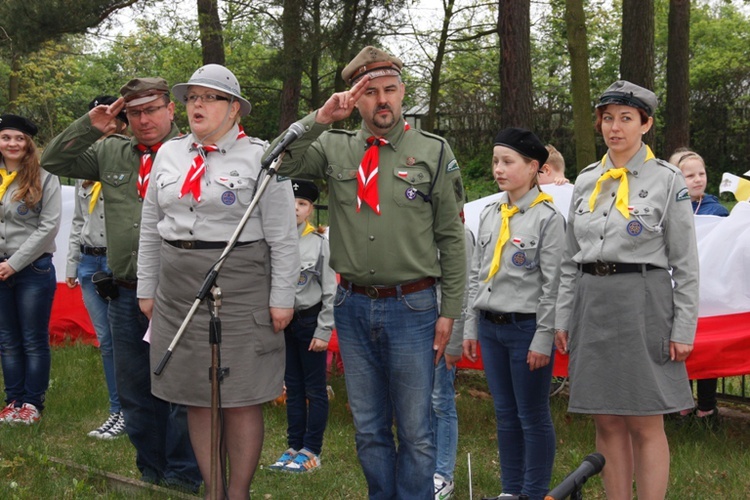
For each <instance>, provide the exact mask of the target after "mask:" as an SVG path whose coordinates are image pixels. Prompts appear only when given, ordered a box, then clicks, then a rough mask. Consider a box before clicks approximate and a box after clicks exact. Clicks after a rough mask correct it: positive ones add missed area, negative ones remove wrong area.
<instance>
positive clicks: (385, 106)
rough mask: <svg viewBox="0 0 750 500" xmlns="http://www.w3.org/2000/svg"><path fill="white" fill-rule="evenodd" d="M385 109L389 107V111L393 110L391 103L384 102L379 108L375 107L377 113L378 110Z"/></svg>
mask: <svg viewBox="0 0 750 500" xmlns="http://www.w3.org/2000/svg"><path fill="white" fill-rule="evenodd" d="M384 109H387V110H388V111H390V112H393V110H392V109H391V107H390V105H388V104H383V105H381V106H378V107H377V108H375V112H376V113H377V112H378V111H383V110H384Z"/></svg>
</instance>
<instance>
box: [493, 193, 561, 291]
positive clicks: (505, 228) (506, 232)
mask: <svg viewBox="0 0 750 500" xmlns="http://www.w3.org/2000/svg"><path fill="white" fill-rule="evenodd" d="M543 201H549V202H550V203H551V202H552V197H551V196H550V195H548V194H547V193H543V192H541V191H540V192H539V194H538V195H537V197H536V198H534V201H532V202H531V205H529V208H531V207H533V206H534V205H537V204H539V203H541V202H543ZM500 211H501V214H502V218H503V220H502V223H501V224H500V236H499V237H498V239H497V243H496V244H495V253H493V254H492V263H491V264H490V273H489V274H488V275H487V279H486V280H484V281H485V283H486V282H488V281H489V280H490V279H492V277H493V276H494V275H495V274H496V273H497V272H498V271H499V270H500V255H501V254H502V251H503V245H505V243H507V242H508V240H509V239H510V218H511V217H513V216H514V215H515V214H516V213H518V207H517V206H514V207H512V208H508V204H507V203H503V204H502V205H500Z"/></svg>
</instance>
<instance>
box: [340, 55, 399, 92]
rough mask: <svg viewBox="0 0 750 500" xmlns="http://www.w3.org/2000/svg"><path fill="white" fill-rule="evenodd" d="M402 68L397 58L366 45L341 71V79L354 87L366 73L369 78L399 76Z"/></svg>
mask: <svg viewBox="0 0 750 500" xmlns="http://www.w3.org/2000/svg"><path fill="white" fill-rule="evenodd" d="M403 67H404V63H403V62H402V61H401V59H399V58H398V57H394V56H392V55H390V54H389V53H388V52H385V51H383V50H380V49H378V48H376V47H372V46H369V45H368V46H367V47H365V48H364V49H362V50H361V51H359V54H357V55H356V57H355V58H354V59H352V60H351V61H350V62H349V64H347V65H346V67H345V68H344V69H343V71H341V78H343V79H344V81H345V82H346V83H348V84H349V85H354V82H356V81H357V80H359V79H360V78H362V77H363V76H364V75H366V74H368V73H369V74H370V78H377V77H379V76H399V75H400V74H401V68H403Z"/></svg>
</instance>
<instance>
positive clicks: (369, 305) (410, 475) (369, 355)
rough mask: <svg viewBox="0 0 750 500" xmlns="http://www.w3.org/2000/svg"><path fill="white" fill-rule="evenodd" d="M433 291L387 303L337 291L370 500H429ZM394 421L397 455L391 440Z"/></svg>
mask: <svg viewBox="0 0 750 500" xmlns="http://www.w3.org/2000/svg"><path fill="white" fill-rule="evenodd" d="M437 316H438V312H437V300H436V292H435V288H434V287H432V288H429V289H427V290H423V291H421V292H415V293H411V294H409V295H401V294H400V293H399V294H398V295H397V296H396V297H390V298H383V299H370V298H369V297H367V296H366V295H362V294H357V293H353V292H351V290H348V289H345V288H342V287H341V286H339V287H338V289H337V291H336V298H335V299H334V320H335V322H336V327H337V329H338V337H339V347H340V349H341V357H342V359H343V361H344V370H345V373H346V390H347V394H348V396H349V405H350V406H351V410H352V415H353V417H354V426H355V428H356V433H355V438H356V442H357V456H358V457H359V461H360V463H361V464H362V469H363V471H364V474H365V478H366V479H367V486H368V489H369V495H370V498H371V499H378V500H379V499H391V498H401V499H409V500H412V499H414V500H416V499H425V500H427V499H431V498H432V496H433V483H432V475H433V473H434V472H435V444H434V443H433V441H432V426H431V412H432V402H431V398H430V397H431V395H432V382H433V377H434V374H435V367H434V364H433V362H434V356H435V353H434V351H433V350H432V346H433V342H434V338H435V322H436V320H437ZM394 416H395V418H396V428H397V433H398V443H399V446H398V449H397V448H396V443H395V442H394V438H393V431H392V426H393V417H394Z"/></svg>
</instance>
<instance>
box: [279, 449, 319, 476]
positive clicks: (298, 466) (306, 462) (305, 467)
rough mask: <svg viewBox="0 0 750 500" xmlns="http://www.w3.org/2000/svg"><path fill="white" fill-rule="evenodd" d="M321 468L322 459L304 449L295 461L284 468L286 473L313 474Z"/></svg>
mask: <svg viewBox="0 0 750 500" xmlns="http://www.w3.org/2000/svg"><path fill="white" fill-rule="evenodd" d="M318 467H320V457H319V456H318V455H316V454H315V453H313V452H311V451H309V450H308V449H307V448H302V449H301V450H300V451H299V453H297V456H296V457H294V460H292V461H291V462H289V463H288V464H286V465H285V466H284V471H285V472H312V471H314V470H315V469H317V468H318Z"/></svg>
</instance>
